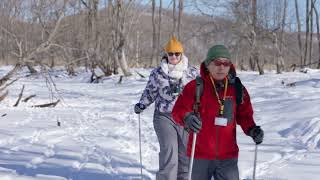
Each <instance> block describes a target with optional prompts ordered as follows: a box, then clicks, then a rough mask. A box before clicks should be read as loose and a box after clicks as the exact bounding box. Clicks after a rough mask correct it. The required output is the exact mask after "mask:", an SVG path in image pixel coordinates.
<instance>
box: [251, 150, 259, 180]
mask: <svg viewBox="0 0 320 180" xmlns="http://www.w3.org/2000/svg"><path fill="white" fill-rule="evenodd" d="M257 154H258V145H257V144H256V146H255V149H254V161H253V175H252V179H253V180H256V167H257Z"/></svg>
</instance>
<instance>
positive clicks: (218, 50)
mask: <svg viewBox="0 0 320 180" xmlns="http://www.w3.org/2000/svg"><path fill="white" fill-rule="evenodd" d="M217 58H227V59H230V60H231V54H230V52H229V50H228V49H227V48H226V47H225V46H224V45H215V46H212V47H211V48H210V49H209V51H208V53H207V58H206V59H205V60H204V65H206V67H208V65H209V64H210V63H211V61H214V60H215V59H217Z"/></svg>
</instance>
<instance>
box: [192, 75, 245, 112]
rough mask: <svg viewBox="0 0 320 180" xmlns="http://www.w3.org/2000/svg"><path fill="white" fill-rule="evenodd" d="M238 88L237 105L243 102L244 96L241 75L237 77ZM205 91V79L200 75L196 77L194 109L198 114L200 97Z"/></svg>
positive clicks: (236, 84) (236, 85) (236, 86)
mask: <svg viewBox="0 0 320 180" xmlns="http://www.w3.org/2000/svg"><path fill="white" fill-rule="evenodd" d="M234 86H235V88H236V104H237V107H238V106H239V105H240V104H241V103H242V97H243V85H242V83H241V80H240V78H239V77H236V78H235V84H234ZM202 93H203V80H202V79H201V77H200V76H197V77H196V95H195V99H196V101H195V103H194V105H193V111H194V112H195V113H196V114H198V113H199V106H200V98H201V96H202Z"/></svg>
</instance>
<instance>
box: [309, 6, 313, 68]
mask: <svg viewBox="0 0 320 180" xmlns="http://www.w3.org/2000/svg"><path fill="white" fill-rule="evenodd" d="M309 14H310V42H309V64H310V67H311V66H312V50H313V45H312V44H313V0H311V8H310V12H309Z"/></svg>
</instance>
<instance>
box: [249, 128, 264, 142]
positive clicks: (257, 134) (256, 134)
mask: <svg viewBox="0 0 320 180" xmlns="http://www.w3.org/2000/svg"><path fill="white" fill-rule="evenodd" d="M249 136H251V137H252V139H253V141H254V142H255V143H256V144H261V143H262V141H263V136H264V133H263V130H262V129H261V128H260V126H254V127H252V128H251V129H250V130H249Z"/></svg>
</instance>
